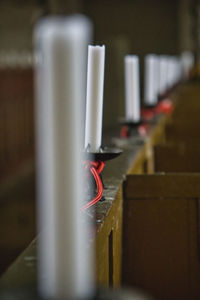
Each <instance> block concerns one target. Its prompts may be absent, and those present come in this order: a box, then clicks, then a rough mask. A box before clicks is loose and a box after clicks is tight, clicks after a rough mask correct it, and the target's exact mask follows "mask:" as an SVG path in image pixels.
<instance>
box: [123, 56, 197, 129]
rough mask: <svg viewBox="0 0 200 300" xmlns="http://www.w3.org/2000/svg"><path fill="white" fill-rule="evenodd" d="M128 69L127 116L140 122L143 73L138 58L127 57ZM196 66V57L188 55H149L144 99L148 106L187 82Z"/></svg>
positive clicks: (153, 104) (145, 61)
mask: <svg viewBox="0 0 200 300" xmlns="http://www.w3.org/2000/svg"><path fill="white" fill-rule="evenodd" d="M124 65H125V116H126V119H127V120H129V121H130V120H131V121H132V122H135V123H137V122H138V121H139V120H140V80H139V78H140V70H139V58H138V56H137V55H127V56H125V59H124ZM192 66H193V56H192V54H191V53H190V52H185V53H183V54H182V55H181V57H178V56H170V55H156V54H148V55H146V56H145V59H144V99H143V104H144V105H146V106H155V105H156V104H157V102H158V99H159V97H162V96H163V95H165V93H166V92H167V91H168V90H169V89H170V88H172V87H173V86H174V85H175V84H176V83H178V82H179V81H180V80H182V79H187V77H188V74H189V71H190V69H191V68H192Z"/></svg>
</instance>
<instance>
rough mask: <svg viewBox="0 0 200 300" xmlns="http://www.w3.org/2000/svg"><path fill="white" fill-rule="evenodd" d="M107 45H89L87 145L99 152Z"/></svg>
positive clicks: (93, 150)
mask: <svg viewBox="0 0 200 300" xmlns="http://www.w3.org/2000/svg"><path fill="white" fill-rule="evenodd" d="M104 65H105V46H89V47H88V69H87V97H86V125H85V147H87V146H88V145H90V150H91V151H92V152H98V151H99V148H100V147H101V139H102V116H103V88H104Z"/></svg>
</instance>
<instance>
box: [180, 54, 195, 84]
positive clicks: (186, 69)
mask: <svg viewBox="0 0 200 300" xmlns="http://www.w3.org/2000/svg"><path fill="white" fill-rule="evenodd" d="M181 63H182V74H183V78H184V79H187V78H188V77H189V73H190V71H191V69H192V67H193V66H194V54H193V53H192V52H191V51H183V52H182V53H181Z"/></svg>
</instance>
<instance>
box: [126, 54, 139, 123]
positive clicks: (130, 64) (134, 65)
mask: <svg viewBox="0 0 200 300" xmlns="http://www.w3.org/2000/svg"><path fill="white" fill-rule="evenodd" d="M124 64H125V99H126V102H125V104H126V106H125V112H126V120H130V121H133V122H138V121H139V120H140V80H139V76H140V75H139V58H138V56H137V55H126V56H125V58H124Z"/></svg>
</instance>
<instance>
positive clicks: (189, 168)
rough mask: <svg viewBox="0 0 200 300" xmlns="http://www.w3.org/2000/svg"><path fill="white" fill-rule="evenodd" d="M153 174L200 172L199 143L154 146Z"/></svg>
mask: <svg viewBox="0 0 200 300" xmlns="http://www.w3.org/2000/svg"><path fill="white" fill-rule="evenodd" d="M153 152H154V158H153V159H154V172H200V143H196V144H194V143H191V144H185V143H182V144H181V143H179V144H178V143H177V144H163V145H159V144H158V145H155V146H154V149H153Z"/></svg>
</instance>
